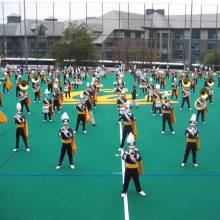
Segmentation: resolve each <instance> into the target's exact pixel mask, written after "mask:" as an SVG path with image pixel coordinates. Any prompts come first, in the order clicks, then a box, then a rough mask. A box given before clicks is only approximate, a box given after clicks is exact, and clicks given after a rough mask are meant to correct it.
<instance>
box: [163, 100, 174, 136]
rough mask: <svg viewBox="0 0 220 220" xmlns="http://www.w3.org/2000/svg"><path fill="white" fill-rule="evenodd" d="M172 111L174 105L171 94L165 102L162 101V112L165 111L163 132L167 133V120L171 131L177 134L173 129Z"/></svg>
mask: <svg viewBox="0 0 220 220" xmlns="http://www.w3.org/2000/svg"><path fill="white" fill-rule="evenodd" d="M172 111H173V106H172V104H171V103H170V98H169V96H166V99H165V102H164V103H162V113H163V116H162V132H161V133H162V134H164V133H165V125H166V121H167V123H168V125H169V128H170V131H171V133H172V134H175V132H174V130H173V126H172V123H173V122H174V121H173V120H172V117H171V114H173V112H172Z"/></svg>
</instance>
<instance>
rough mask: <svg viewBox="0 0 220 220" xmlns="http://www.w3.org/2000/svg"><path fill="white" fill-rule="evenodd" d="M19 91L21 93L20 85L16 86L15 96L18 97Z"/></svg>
mask: <svg viewBox="0 0 220 220" xmlns="http://www.w3.org/2000/svg"><path fill="white" fill-rule="evenodd" d="M18 93H19V87H18V86H16V92H15V97H16V98H17V97H18Z"/></svg>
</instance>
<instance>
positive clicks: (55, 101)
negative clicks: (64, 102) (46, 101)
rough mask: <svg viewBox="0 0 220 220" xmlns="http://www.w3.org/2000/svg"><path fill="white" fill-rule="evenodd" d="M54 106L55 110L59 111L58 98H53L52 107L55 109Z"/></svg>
mask: <svg viewBox="0 0 220 220" xmlns="http://www.w3.org/2000/svg"><path fill="white" fill-rule="evenodd" d="M55 107H57V111H58V112H59V111H60V104H59V101H58V100H54V101H53V108H54V110H55Z"/></svg>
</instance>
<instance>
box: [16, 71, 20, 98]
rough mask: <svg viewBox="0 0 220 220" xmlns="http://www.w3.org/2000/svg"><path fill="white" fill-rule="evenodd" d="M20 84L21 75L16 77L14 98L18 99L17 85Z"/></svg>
mask: <svg viewBox="0 0 220 220" xmlns="http://www.w3.org/2000/svg"><path fill="white" fill-rule="evenodd" d="M20 83H21V75H18V76H17V79H16V92H15V98H18V94H19V90H20V89H19V85H20Z"/></svg>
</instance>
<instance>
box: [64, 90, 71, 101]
mask: <svg viewBox="0 0 220 220" xmlns="http://www.w3.org/2000/svg"><path fill="white" fill-rule="evenodd" d="M67 95H68V96H69V98H70V91H69V92H65V97H66V99H67Z"/></svg>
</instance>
